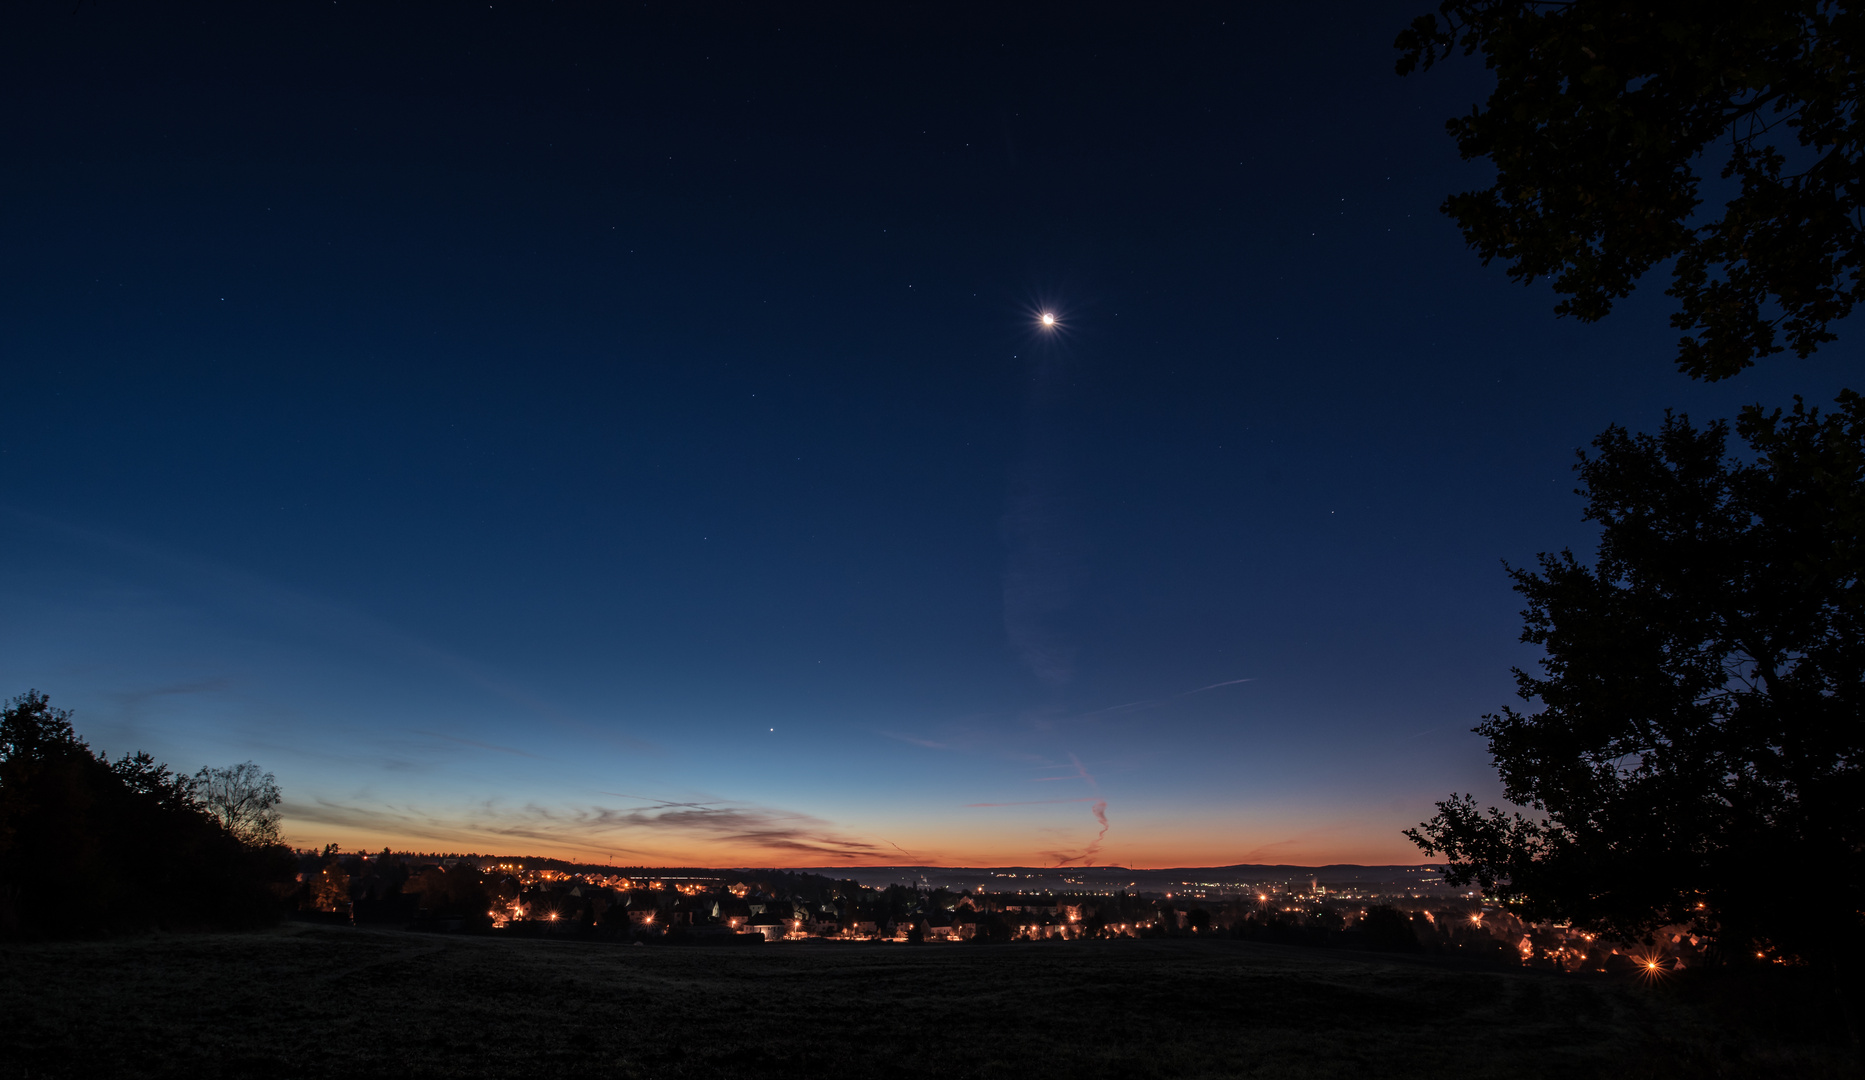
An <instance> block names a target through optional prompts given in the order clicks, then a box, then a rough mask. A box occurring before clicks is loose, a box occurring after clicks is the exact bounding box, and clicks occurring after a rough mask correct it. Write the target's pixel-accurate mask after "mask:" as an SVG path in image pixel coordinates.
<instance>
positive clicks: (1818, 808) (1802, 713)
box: [1407, 392, 1865, 966]
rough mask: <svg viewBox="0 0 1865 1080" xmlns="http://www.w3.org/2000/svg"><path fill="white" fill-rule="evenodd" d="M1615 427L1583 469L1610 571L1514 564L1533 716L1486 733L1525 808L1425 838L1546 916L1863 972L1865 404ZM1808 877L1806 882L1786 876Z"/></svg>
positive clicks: (1458, 877)
mask: <svg viewBox="0 0 1865 1080" xmlns="http://www.w3.org/2000/svg"><path fill="white" fill-rule="evenodd" d="M1736 429H1737V431H1738V432H1739V433H1740V434H1741V436H1742V438H1743V439H1744V440H1745V441H1746V442H1747V444H1748V447H1749V453H1748V454H1746V455H1744V457H1743V458H1742V459H1737V458H1734V457H1731V456H1729V455H1728V454H1726V453H1725V441H1726V437H1727V428H1726V425H1724V424H1723V423H1721V422H1717V423H1713V424H1710V425H1709V426H1707V427H1704V428H1696V427H1693V426H1692V425H1691V424H1690V422H1689V420H1688V418H1684V417H1667V418H1666V421H1665V424H1664V427H1663V430H1662V431H1661V432H1660V433H1659V434H1658V435H1657V436H1655V437H1654V436H1651V435H1630V434H1628V433H1627V432H1626V431H1625V430H1623V429H1621V428H1617V427H1614V428H1610V429H1608V430H1607V431H1606V432H1605V434H1603V435H1601V436H1600V437H1599V438H1598V439H1596V440H1594V444H1593V445H1594V447H1595V448H1596V449H1597V456H1594V457H1588V456H1587V455H1585V454H1582V455H1581V463H1580V464H1579V465H1578V466H1577V469H1578V470H1579V473H1580V476H1581V480H1582V484H1583V487H1582V489H1581V490H1580V492H1579V493H1580V494H1582V495H1584V496H1585V497H1586V499H1587V509H1586V514H1585V516H1586V518H1587V519H1588V520H1590V521H1593V522H1596V523H1597V524H1598V525H1599V526H1600V541H1599V551H1598V557H1597V559H1596V561H1595V564H1594V565H1592V566H1588V565H1585V564H1584V563H1582V562H1580V561H1579V560H1577V559H1576V558H1575V557H1574V555H1573V553H1572V552H1571V551H1563V552H1561V553H1560V554H1558V555H1542V556H1541V557H1540V560H1539V571H1538V572H1535V571H1530V570H1523V569H1513V570H1511V571H1510V573H1511V576H1512V577H1513V578H1514V580H1515V589H1516V591H1517V592H1519V593H1521V594H1522V596H1524V597H1525V598H1526V599H1527V603H1528V606H1527V609H1526V610H1525V611H1524V612H1523V616H1524V618H1525V620H1526V628H1525V629H1524V631H1523V633H1522V640H1523V641H1525V642H1528V643H1531V644H1534V645H1539V646H1541V647H1542V648H1543V649H1544V650H1545V651H1546V655H1545V658H1544V659H1543V660H1542V661H1541V662H1540V667H1541V669H1542V673H1541V674H1540V675H1538V676H1537V675H1532V674H1529V673H1528V672H1525V671H1522V670H1520V669H1518V670H1517V671H1516V680H1517V684H1518V687H1519V691H1518V692H1519V694H1520V696H1521V697H1522V698H1523V700H1525V701H1531V702H1532V701H1539V702H1540V703H1541V709H1540V710H1539V711H1537V712H1529V713H1524V712H1518V711H1517V710H1515V709H1512V708H1506V709H1504V710H1503V711H1502V712H1501V713H1499V714H1494V715H1490V716H1486V717H1485V718H1484V720H1483V723H1482V725H1481V726H1479V727H1478V728H1477V729H1476V730H1477V732H1478V733H1480V734H1482V735H1484V736H1487V737H1488V739H1489V748H1490V753H1491V755H1492V757H1493V758H1494V760H1495V763H1496V767H1497V769H1498V771H1499V772H1500V773H1501V777H1502V781H1503V790H1504V793H1505V795H1506V796H1507V798H1508V799H1509V800H1510V801H1512V802H1514V803H1516V804H1517V805H1520V806H1526V807H1532V808H1534V809H1536V810H1539V811H1541V812H1542V814H1543V815H1544V816H1542V817H1539V818H1532V819H1531V818H1528V817H1524V816H1523V815H1521V814H1519V813H1515V814H1504V813H1503V812H1502V811H1500V810H1496V809H1493V808H1492V809H1490V810H1488V811H1483V810H1480V809H1479V808H1478V806H1477V804H1476V802H1475V801H1474V800H1473V799H1471V798H1470V797H1469V796H1467V795H1465V796H1461V797H1457V796H1453V797H1452V798H1450V799H1449V800H1447V801H1445V802H1442V803H1439V804H1438V814H1437V816H1436V817H1434V818H1433V819H1432V820H1431V821H1429V822H1426V823H1424V824H1423V825H1422V826H1420V828H1419V829H1415V830H1408V831H1407V832H1408V835H1409V836H1410V837H1411V838H1412V839H1413V841H1414V842H1416V843H1417V844H1418V845H1419V846H1420V847H1421V848H1423V849H1424V851H1425V852H1426V853H1427V854H1430V855H1435V854H1438V853H1443V854H1444V855H1446V856H1448V857H1449V859H1450V866H1449V870H1448V871H1447V876H1448V877H1449V878H1450V880H1451V881H1453V882H1455V883H1457V884H1460V885H1461V884H1467V883H1469V882H1471V881H1476V882H1478V883H1479V884H1481V886H1482V887H1483V889H1484V890H1485V891H1486V892H1488V893H1489V894H1491V895H1492V896H1496V897H1499V898H1503V899H1506V900H1509V901H1513V902H1515V903H1516V904H1518V905H1519V907H1518V908H1517V911H1518V912H1519V913H1520V914H1522V915H1524V916H1525V917H1528V918H1532V919H1571V920H1572V921H1574V922H1575V923H1576V924H1579V925H1582V926H1586V927H1590V928H1594V929H1598V930H1601V931H1605V932H1608V933H1611V934H1614V935H1618V936H1621V937H1628V938H1632V937H1637V936H1639V935H1642V934H1647V933H1649V932H1650V931H1651V930H1652V929H1653V928H1655V927H1657V926H1660V925H1665V924H1670V923H1685V922H1687V923H1693V924H1695V926H1696V927H1697V928H1698V930H1699V931H1700V932H1702V933H1705V934H1709V935H1712V936H1714V937H1715V938H1717V939H1718V941H1719V943H1720V944H1721V945H1722V946H1723V948H1724V951H1725V953H1726V954H1728V955H1749V956H1752V955H1753V951H1752V950H1754V949H1757V948H1759V949H1761V950H1762V951H1767V950H1770V949H1772V950H1774V951H1775V952H1776V953H1777V954H1779V955H1782V956H1785V957H1799V958H1802V959H1805V960H1810V961H1818V962H1823V963H1835V964H1840V965H1845V966H1850V963H1849V961H1852V960H1856V959H1857V957H1856V954H1857V952H1858V951H1859V948H1860V946H1859V943H1860V941H1861V936H1862V935H1861V931H1865V925H1862V923H1861V912H1865V879H1862V877H1861V866H1862V864H1865V799H1861V798H1860V795H1859V793H1860V792H1861V791H1865V775H1861V772H1862V766H1865V723H1862V722H1861V720H1862V719H1865V717H1862V716H1861V705H1865V400H1862V399H1861V398H1860V397H1859V396H1858V395H1856V394H1853V393H1850V392H1847V393H1844V394H1842V395H1841V396H1840V399H1839V407H1838V410H1837V411H1836V412H1833V413H1829V414H1827V415H1823V416H1822V415H1820V413H1819V411H1818V410H1814V409H1806V408H1804V407H1803V406H1802V405H1801V404H1800V403H1798V402H1797V403H1796V404H1795V406H1794V409H1793V410H1792V412H1791V413H1789V414H1787V415H1785V416H1783V415H1782V414H1781V412H1780V411H1779V410H1776V411H1775V412H1773V413H1771V414H1765V413H1763V412H1762V411H1761V410H1760V409H1759V408H1756V407H1751V408H1749V409H1747V410H1744V412H1743V414H1742V416H1741V418H1740V419H1739V420H1738V421H1737V424H1736ZM1799 876H1805V877H1806V878H1807V879H1809V880H1810V882H1812V884H1811V885H1810V887H1809V888H1806V889H1801V890H1794V891H1793V892H1792V894H1791V895H1789V894H1788V893H1787V892H1786V891H1784V889H1783V884H1784V883H1785V882H1786V881H1788V880H1791V879H1793V878H1796V877H1799Z"/></svg>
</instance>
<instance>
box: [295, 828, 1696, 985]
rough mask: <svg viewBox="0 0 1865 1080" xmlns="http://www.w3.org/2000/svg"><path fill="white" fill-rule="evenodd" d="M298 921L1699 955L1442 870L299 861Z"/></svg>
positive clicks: (367, 856) (1540, 960) (786, 937)
mask: <svg viewBox="0 0 1865 1080" xmlns="http://www.w3.org/2000/svg"><path fill="white" fill-rule="evenodd" d="M296 855H297V858H298V860H299V866H300V871H299V874H298V881H299V891H298V898H297V906H298V908H299V917H300V918H302V919H308V920H313V921H332V922H343V923H354V924H378V925H396V926H406V927H409V928H412V929H416V930H427V931H433V932H455V933H484V934H495V935H508V936H536V937H559V938H565V939H580V940H587V941H591V942H610V943H617V944H642V945H669V946H679V945H715V946H730V945H747V946H761V945H770V944H777V943H792V942H809V941H819V942H892V943H899V944H934V943H949V944H960V943H1012V942H1062V941H1083V940H1105V939H1119V938H1157V937H1178V938H1199V937H1204V938H1213V939H1215V938H1237V939H1245V940H1253V941H1263V942H1270V943H1282V944H1288V945H1303V946H1313V947H1330V948H1359V949H1368V950H1375V951H1386V952H1410V953H1427V954H1436V955H1440V956H1450V957H1464V958H1467V959H1470V960H1474V961H1481V962H1488V963H1500V964H1506V965H1509V966H1529V967H1541V968H1547V969H1552V970H1561V971H1585V970H1593V971H1610V970H1639V971H1644V972H1646V973H1650V974H1653V975H1656V974H1659V973H1663V972H1669V971H1674V970H1678V969H1680V968H1683V967H1686V966H1690V965H1692V964H1695V963H1698V962H1700V961H1701V960H1703V959H1704V956H1705V950H1706V949H1707V947H1708V943H1707V942H1700V941H1699V940H1698V939H1697V938H1696V937H1694V936H1692V935H1690V934H1689V933H1688V932H1687V931H1685V930H1682V929H1681V928H1680V929H1679V930H1677V931H1676V932H1674V933H1667V934H1664V935H1660V936H1659V937H1658V938H1655V939H1654V940H1653V942H1652V943H1650V944H1649V945H1647V946H1646V947H1644V948H1627V947H1625V946H1624V945H1623V944H1620V943H1613V942H1609V941H1604V940H1599V939H1597V938H1596V936H1595V935H1592V934H1588V933H1585V932H1582V931H1579V930H1575V929H1572V928H1570V927H1562V926H1552V925H1547V924H1531V923H1528V922H1525V921H1523V920H1522V919H1520V918H1518V917H1516V916H1515V915H1513V914H1512V913H1510V912H1509V911H1508V910H1507V909H1506V908H1504V907H1502V906H1499V905H1497V904H1495V903H1493V902H1488V901H1485V900H1484V899H1483V898H1481V897H1480V896H1479V895H1478V894H1477V893H1476V892H1475V891H1473V890H1458V889H1454V888H1452V887H1450V886H1449V885H1447V884H1446V883H1445V882H1444V880H1443V876H1442V868H1441V867H1438V866H1351V865H1339V866H1322V867H1300V866H1255V865H1246V866H1228V867H1197V868H1177V869H1165V870H1160V869H1153V870H1136V869H1131V868H1127V867H1118V866H1101V867H1062V868H1032V867H995V868H955V867H926V866H869V867H810V868H801V869H782V870H780V869H725V870H721V869H705V868H682V869H676V868H646V867H617V866H606V865H593V864H581V863H572V862H566V861H563V860H559V859H550V858H537V857H514V856H489V855H470V854H433V853H427V854H423V853H413V852H392V851H387V850H384V851H382V852H379V853H373V854H372V853H363V852H342V851H339V850H338V849H337V848H336V847H335V846H334V845H333V846H331V847H327V848H324V849H322V850H317V849H306V850H300V851H297V852H296Z"/></svg>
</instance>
